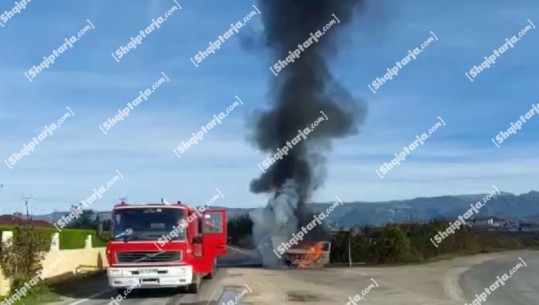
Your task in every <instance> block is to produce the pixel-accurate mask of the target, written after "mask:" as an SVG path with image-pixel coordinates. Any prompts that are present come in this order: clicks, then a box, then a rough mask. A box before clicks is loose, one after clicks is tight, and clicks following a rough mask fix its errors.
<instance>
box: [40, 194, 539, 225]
mask: <svg viewBox="0 0 539 305" xmlns="http://www.w3.org/2000/svg"><path fill="white" fill-rule="evenodd" d="M485 195H486V194H477V195H459V196H440V197H429V198H414V199H409V200H396V201H385V202H347V203H345V205H344V206H342V207H338V208H337V209H335V210H334V211H333V212H332V213H331V214H330V215H329V217H328V218H326V220H327V221H328V224H329V225H331V226H332V227H341V226H344V227H350V226H356V225H365V224H371V225H381V224H385V223H391V222H405V221H426V220H430V219H433V218H436V217H445V218H450V219H451V218H455V217H457V216H458V215H462V214H464V213H465V212H466V211H467V210H468V209H469V207H470V204H472V203H476V202H477V201H480V200H483V198H484V197H485ZM330 205H331V203H313V204H309V206H310V207H311V208H312V209H313V211H315V212H317V213H319V212H323V211H324V212H325V211H326V209H327V208H328V207H329V206H330ZM225 209H226V210H227V211H228V216H229V217H236V216H239V215H245V214H247V213H248V212H249V211H250V210H251V209H247V208H225ZM67 214H68V213H67V212H55V213H51V214H47V215H36V216H33V218H34V219H36V220H45V221H49V222H52V221H53V220H55V219H56V220H57V219H59V218H61V217H62V216H63V215H67ZM100 214H101V215H102V217H103V218H105V219H110V216H111V215H110V212H100ZM479 216H489V217H490V216H496V217H500V218H504V219H508V220H524V221H532V222H539V192H536V191H531V192H529V193H526V194H521V195H514V194H510V193H502V194H501V195H499V196H498V197H496V198H493V199H491V200H490V201H489V202H487V204H486V205H485V206H484V207H483V208H482V209H481V210H480V213H479Z"/></svg>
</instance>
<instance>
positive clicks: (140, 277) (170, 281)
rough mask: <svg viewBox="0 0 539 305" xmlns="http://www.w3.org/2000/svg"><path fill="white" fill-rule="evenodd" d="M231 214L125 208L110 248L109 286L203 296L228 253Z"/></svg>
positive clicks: (118, 210) (119, 209) (115, 217)
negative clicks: (219, 261) (178, 289)
mask: <svg viewBox="0 0 539 305" xmlns="http://www.w3.org/2000/svg"><path fill="white" fill-rule="evenodd" d="M226 244H227V230H226V211H225V210H223V209H205V208H201V207H198V208H192V207H189V206H187V205H185V204H182V203H181V202H178V203H177V204H166V203H160V204H144V205H132V204H127V203H124V202H122V203H120V204H117V205H116V206H114V209H113V211H112V227H111V237H110V240H109V242H108V245H107V251H106V253H107V259H108V262H109V268H108V269H107V277H108V281H109V285H110V286H111V287H113V288H117V289H119V290H120V289H125V288H131V289H140V288H173V287H183V288H185V289H186V290H187V291H188V292H191V293H198V291H199V289H200V283H201V281H202V278H208V279H211V278H212V277H213V275H214V273H215V270H216V262H217V257H218V256H220V255H225V254H226V249H227V248H226Z"/></svg>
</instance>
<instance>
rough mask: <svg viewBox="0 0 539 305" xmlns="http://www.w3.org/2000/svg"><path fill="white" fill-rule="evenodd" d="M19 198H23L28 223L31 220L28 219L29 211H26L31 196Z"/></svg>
mask: <svg viewBox="0 0 539 305" xmlns="http://www.w3.org/2000/svg"><path fill="white" fill-rule="evenodd" d="M21 199H22V200H24V205H25V206H26V220H27V221H28V223H31V222H32V220H31V219H30V212H29V211H28V200H30V199H33V198H32V197H29V196H24V197H22V198H21Z"/></svg>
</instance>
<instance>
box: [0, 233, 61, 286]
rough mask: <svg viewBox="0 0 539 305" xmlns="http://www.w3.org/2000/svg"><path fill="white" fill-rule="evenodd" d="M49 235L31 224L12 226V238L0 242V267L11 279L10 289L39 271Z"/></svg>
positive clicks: (48, 244)
mask: <svg viewBox="0 0 539 305" xmlns="http://www.w3.org/2000/svg"><path fill="white" fill-rule="evenodd" d="M50 242H51V239H50V235H49V234H47V233H46V232H42V231H39V230H37V229H36V228H34V227H31V226H25V225H23V226H18V227H15V228H14V234H13V239H10V240H8V241H6V242H3V243H1V246H0V268H1V269H2V273H3V274H4V276H5V277H6V278H9V279H11V280H12V283H13V284H12V291H16V290H17V289H19V288H21V287H22V286H23V285H24V283H25V282H28V281H29V280H31V279H33V278H34V277H36V275H37V274H38V272H40V271H41V269H42V265H41V262H42V261H43V258H44V256H45V254H46V253H47V252H48V250H49V248H50Z"/></svg>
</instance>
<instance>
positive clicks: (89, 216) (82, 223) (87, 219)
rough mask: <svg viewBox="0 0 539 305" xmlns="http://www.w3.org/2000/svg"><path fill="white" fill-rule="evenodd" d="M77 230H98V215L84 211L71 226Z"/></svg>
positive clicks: (91, 211)
mask: <svg viewBox="0 0 539 305" xmlns="http://www.w3.org/2000/svg"><path fill="white" fill-rule="evenodd" d="M70 227H72V228H76V229H96V228H97V219H96V213H95V211H93V210H84V211H82V214H81V215H80V216H79V217H78V218H77V219H75V220H73V221H72V223H71V226H70Z"/></svg>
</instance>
